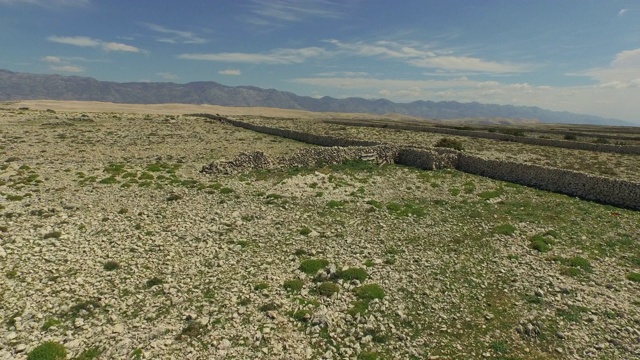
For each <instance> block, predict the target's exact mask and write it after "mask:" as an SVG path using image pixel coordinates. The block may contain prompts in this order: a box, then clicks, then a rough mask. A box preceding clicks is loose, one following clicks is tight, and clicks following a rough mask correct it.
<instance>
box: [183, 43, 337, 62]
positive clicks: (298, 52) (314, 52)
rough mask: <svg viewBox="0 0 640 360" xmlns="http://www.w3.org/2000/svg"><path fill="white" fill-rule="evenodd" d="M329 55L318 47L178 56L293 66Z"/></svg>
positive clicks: (191, 58)
mask: <svg viewBox="0 0 640 360" xmlns="http://www.w3.org/2000/svg"><path fill="white" fill-rule="evenodd" d="M328 55H330V54H329V53H328V52H327V51H326V50H324V49H322V48H318V47H308V48H302V49H276V50H273V51H271V52H269V53H213V54H180V55H178V58H179V59H183V60H206V61H218V62H233V63H247V64H272V65H281V64H294V63H303V62H305V61H306V60H307V59H310V58H317V57H325V56H328Z"/></svg>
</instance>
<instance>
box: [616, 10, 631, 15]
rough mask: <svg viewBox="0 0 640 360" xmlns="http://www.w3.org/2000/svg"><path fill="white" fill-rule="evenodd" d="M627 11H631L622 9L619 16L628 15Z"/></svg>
mask: <svg viewBox="0 0 640 360" xmlns="http://www.w3.org/2000/svg"><path fill="white" fill-rule="evenodd" d="M627 11H629V9H622V10H620V11H619V12H618V16H624V14H626V13H627Z"/></svg>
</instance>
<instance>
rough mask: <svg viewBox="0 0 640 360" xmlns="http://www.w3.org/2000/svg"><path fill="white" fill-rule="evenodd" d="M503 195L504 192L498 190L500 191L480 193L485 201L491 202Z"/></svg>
mask: <svg viewBox="0 0 640 360" xmlns="http://www.w3.org/2000/svg"><path fill="white" fill-rule="evenodd" d="M501 195H502V190H500V189H498V190H489V191H483V192H481V193H478V196H479V197H480V198H482V199H484V200H491V199H495V198H497V197H500V196H501Z"/></svg>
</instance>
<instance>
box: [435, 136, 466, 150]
mask: <svg viewBox="0 0 640 360" xmlns="http://www.w3.org/2000/svg"><path fill="white" fill-rule="evenodd" d="M433 146H435V147H442V148H449V149H454V150H458V151H463V150H464V146H463V145H462V141H460V140H456V139H452V138H447V137H444V138H442V139H440V140H438V142H437V143H435V144H434V145H433Z"/></svg>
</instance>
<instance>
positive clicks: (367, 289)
mask: <svg viewBox="0 0 640 360" xmlns="http://www.w3.org/2000/svg"><path fill="white" fill-rule="evenodd" d="M354 291H355V293H356V296H357V297H358V298H360V299H362V300H367V301H370V300H373V299H383V298H384V289H382V288H381V287H380V285H378V284H368V285H362V286H359V287H357V288H355V289H354Z"/></svg>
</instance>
